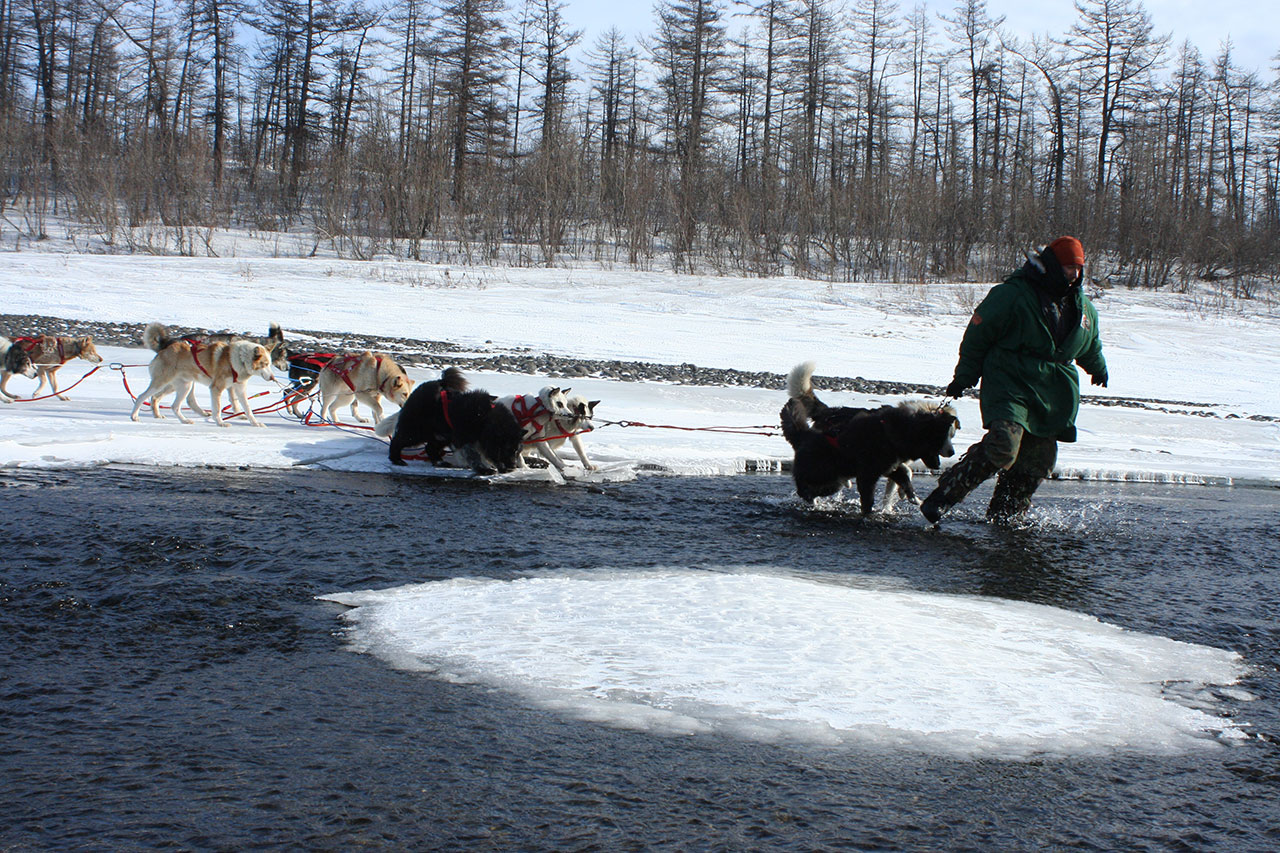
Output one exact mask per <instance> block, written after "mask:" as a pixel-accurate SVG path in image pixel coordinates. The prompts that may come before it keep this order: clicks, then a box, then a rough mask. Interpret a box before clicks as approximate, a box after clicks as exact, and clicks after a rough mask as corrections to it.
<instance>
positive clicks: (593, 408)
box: [587, 400, 600, 415]
mask: <svg viewBox="0 0 1280 853" xmlns="http://www.w3.org/2000/svg"><path fill="white" fill-rule="evenodd" d="M598 405H600V401H599V400H592V401H591V402H590V403H587V414H591V415H594V414H595V412H596V406H598Z"/></svg>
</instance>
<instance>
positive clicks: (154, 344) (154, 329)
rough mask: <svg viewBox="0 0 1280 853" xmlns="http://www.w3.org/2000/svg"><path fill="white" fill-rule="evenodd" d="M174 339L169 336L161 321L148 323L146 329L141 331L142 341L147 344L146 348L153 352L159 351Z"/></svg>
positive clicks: (174, 339)
mask: <svg viewBox="0 0 1280 853" xmlns="http://www.w3.org/2000/svg"><path fill="white" fill-rule="evenodd" d="M176 340H177V338H171V337H169V330H168V329H166V328H165V326H164V324H163V323H148V324H147V328H146V330H145V331H144V332H143V333H142V342H143V343H144V344H146V345H147V349H150V350H152V351H154V352H160V350H162V349H164V348H165V347H167V346H168V345H169V344H171V343H173V342H174V341H176Z"/></svg>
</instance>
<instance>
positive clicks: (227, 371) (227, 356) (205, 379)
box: [129, 323, 275, 426]
mask: <svg viewBox="0 0 1280 853" xmlns="http://www.w3.org/2000/svg"><path fill="white" fill-rule="evenodd" d="M143 342H144V343H145V344H146V345H147V347H148V348H149V349H152V350H154V351H155V353H156V355H155V358H153V359H151V364H150V365H149V367H148V368H147V369H148V372H149V373H150V374H151V384H150V385H148V386H147V387H146V389H144V390H143V392H142V393H141V394H139V395H138V397H137V399H136V400H134V402H133V412H132V413H131V414H130V415H129V417H130V418H132V419H133V420H135V421H136V420H137V419H138V412H139V411H140V410H141V409H142V407H143V406H144V405H145V404H146V403H147V401H148V400H152V399H153V398H155V397H158V396H160V395H162V394H165V393H167V392H169V391H173V392H174V394H175V397H174V401H173V407H172V409H173V413H174V415H176V416H177V418H178V420H180V421H182V422H183V423H184V424H189V423H191V419H190V418H188V417H186V416H185V415H183V414H182V404H183V402H186V403H188V405H190V406H191V408H192V409H194V410H195V411H196V412H197V413H198V414H201V415H208V414H209V412H206V411H204V410H203V409H201V408H200V407H199V406H198V405H196V404H195V402H194V400H192V399H191V394H192V390H193V388H194V386H195V385H207V386H208V387H209V397H210V404H211V405H212V406H213V410H212V412H213V421H214V423H216V424H217V425H218V426H226V425H227V424H226V422H225V421H224V420H223V419H222V392H223V391H230V396H231V399H232V405H233V406H234V407H237V408H239V409H240V410H241V411H243V412H244V413H245V417H247V418H248V419H249V423H251V424H253V425H254V426H262V423H261V422H260V421H259V420H258V419H257V418H255V417H254V416H253V410H252V409H250V408H249V400H248V397H247V395H246V394H245V386H246V385H247V384H248V382H249V379H250V377H253V376H257V377H260V378H262V379H266V380H268V381H274V379H275V377H274V376H273V375H272V373H271V355H270V353H269V352H268V350H267V348H266V347H265V346H263V345H262V344H255V343H254V342H253V341H245V340H232V341H229V342H223V341H215V342H213V343H205V342H203V341H201V340H191V341H187V340H180V339H174V338H170V337H169V336H168V333H167V331H166V330H165V327H164V326H162V325H161V324H159V323H151V324H150V325H148V326H147V328H146V331H145V332H144V333H143ZM151 410H152V414H153V415H155V417H157V418H162V417H164V416H163V415H161V414H160V407H159V406H158V405H154V404H153V405H152V407H151Z"/></svg>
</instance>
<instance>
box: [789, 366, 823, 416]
mask: <svg viewBox="0 0 1280 853" xmlns="http://www.w3.org/2000/svg"><path fill="white" fill-rule="evenodd" d="M815 366H816V365H815V363H814V362H812V361H806V362H804V363H803V364H797V365H796V366H795V367H793V368H791V372H790V373H788V374H787V396H788V397H790V398H791V400H792V401H793V402H796V403H797V404H798V405H799V406H800V407H801V408H800V413H803V415H804V417H806V418H815V417H817V416H819V415H821V414H822V413H823V412H825V411H826V410H827V408H828V407H827V404H826V403H824V402H822V401H821V400H819V399H818V396H817V395H816V394H814V393H813V369H814V367H815Z"/></svg>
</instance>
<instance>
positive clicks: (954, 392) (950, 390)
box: [947, 379, 969, 400]
mask: <svg viewBox="0 0 1280 853" xmlns="http://www.w3.org/2000/svg"><path fill="white" fill-rule="evenodd" d="M968 387H969V386H968V385H966V384H964V383H963V382H961V381H960V380H959V379H952V380H951V384H950V385H948V386H947V396H948V397H955V398H956V399H957V400H958V399H960V398H961V397H962V396H964V389H966V388H968Z"/></svg>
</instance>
